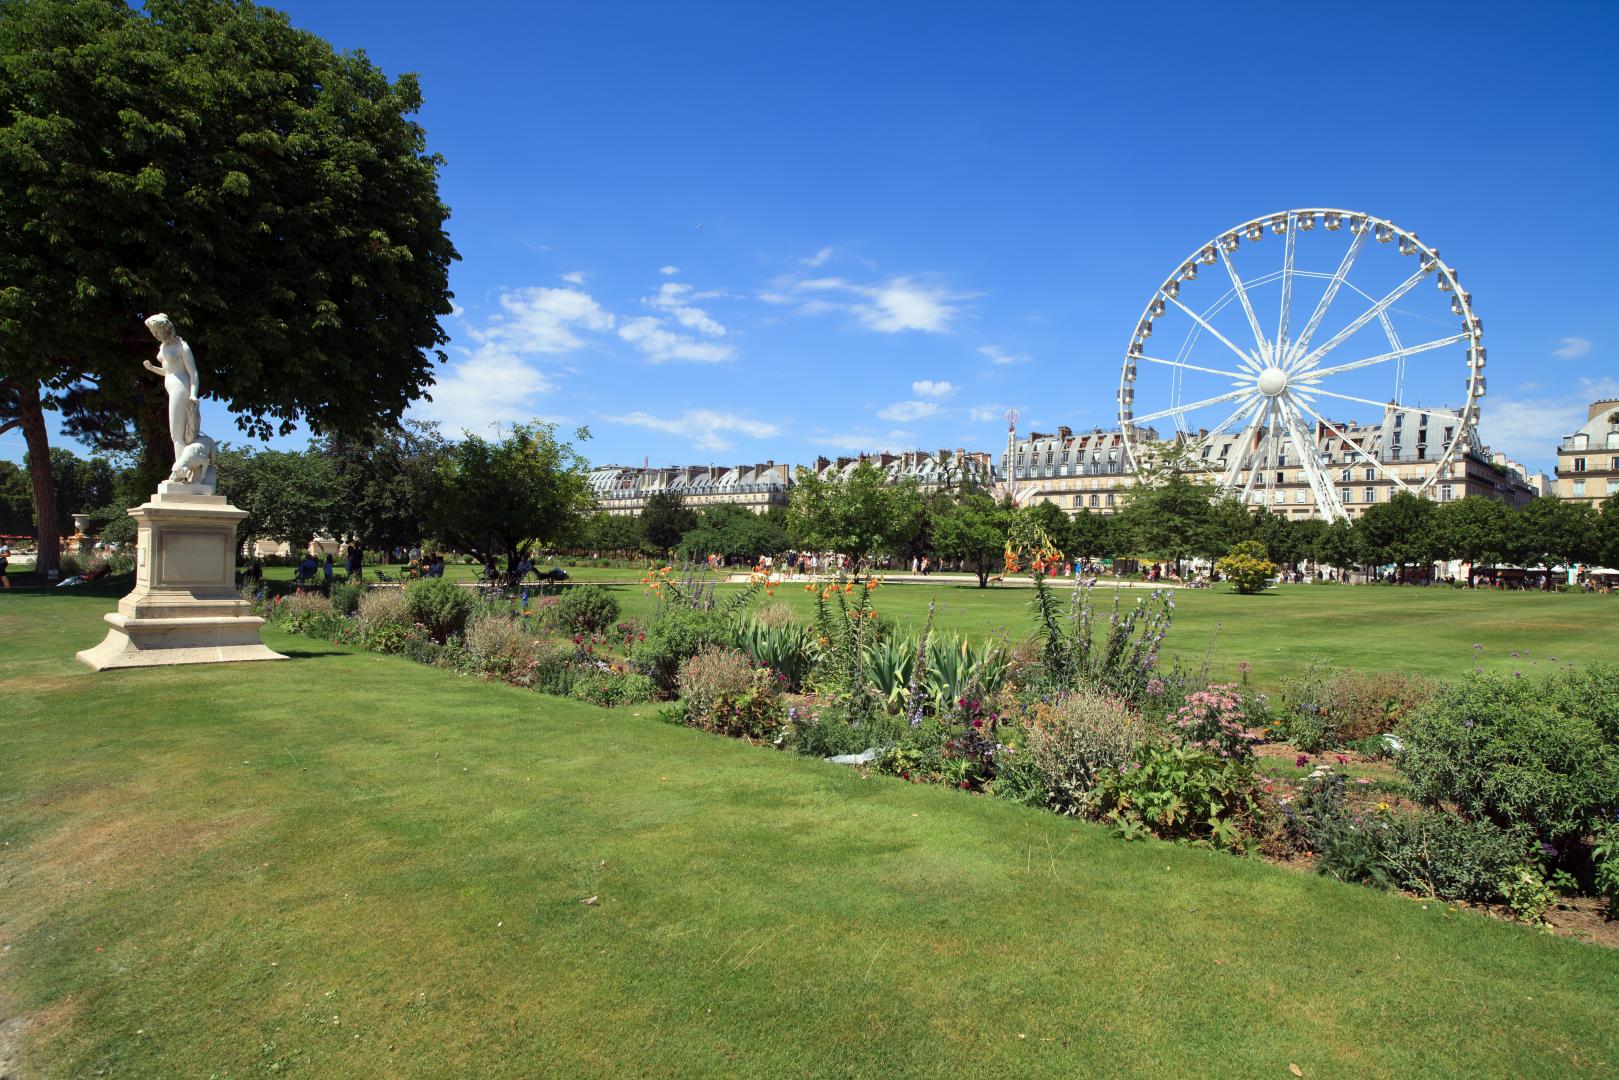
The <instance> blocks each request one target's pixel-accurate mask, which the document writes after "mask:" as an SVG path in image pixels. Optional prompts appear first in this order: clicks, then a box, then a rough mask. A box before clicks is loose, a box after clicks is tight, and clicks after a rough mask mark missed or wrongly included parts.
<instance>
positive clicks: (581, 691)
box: [569, 666, 658, 709]
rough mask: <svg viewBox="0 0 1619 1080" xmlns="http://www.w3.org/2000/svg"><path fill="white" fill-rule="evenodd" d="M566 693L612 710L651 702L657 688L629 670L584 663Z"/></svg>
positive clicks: (648, 680)
mask: <svg viewBox="0 0 1619 1080" xmlns="http://www.w3.org/2000/svg"><path fill="white" fill-rule="evenodd" d="M569 693H570V695H571V696H573V697H576V698H578V699H579V700H580V701H588V702H590V703H591V704H592V705H600V706H602V707H603V708H606V709H611V708H616V707H618V706H620V705H634V704H636V703H638V702H642V701H651V700H652V699H653V698H655V697H657V693H658V688H657V685H656V684H655V683H653V681H652V680H651V679H649V678H647V677H646V676H645V675H638V674H636V673H635V672H632V671H613V670H612V669H610V668H602V667H592V666H583V667H581V668H580V669H579V670H578V671H577V672H576V674H575V678H574V680H573V685H572V687H571V688H570V689H569Z"/></svg>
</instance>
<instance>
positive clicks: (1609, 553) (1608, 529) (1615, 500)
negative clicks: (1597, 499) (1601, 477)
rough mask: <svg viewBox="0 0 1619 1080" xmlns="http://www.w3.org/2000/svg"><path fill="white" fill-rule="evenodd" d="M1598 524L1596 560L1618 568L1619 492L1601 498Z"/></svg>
mask: <svg viewBox="0 0 1619 1080" xmlns="http://www.w3.org/2000/svg"><path fill="white" fill-rule="evenodd" d="M1600 525H1601V527H1600V529H1599V530H1598V533H1597V540H1598V543H1597V559H1596V561H1597V562H1599V563H1601V564H1602V565H1603V566H1606V567H1608V568H1609V569H1619V493H1616V494H1613V495H1609V496H1608V497H1607V498H1606V499H1603V500H1602V518H1601V522H1600Z"/></svg>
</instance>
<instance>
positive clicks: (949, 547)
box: [933, 493, 1067, 589]
mask: <svg viewBox="0 0 1619 1080" xmlns="http://www.w3.org/2000/svg"><path fill="white" fill-rule="evenodd" d="M1045 505H1050V504H1045ZM1053 509H1055V507H1053ZM1057 513H1058V516H1060V517H1062V518H1063V524H1067V515H1065V514H1063V513H1062V511H1061V510H1058V511H1057ZM1011 526H1012V508H1011V507H1009V506H1006V505H1003V504H1001V503H997V502H996V501H995V500H994V499H992V498H990V497H989V496H988V495H980V494H977V493H972V494H968V495H963V496H961V497H960V498H958V499H956V500H954V501H953V502H952V503H951V504H950V505H948V506H946V507H944V508H943V509H942V510H940V511H939V512H938V513H937V514H936V515H935V516H934V519H933V549H934V550H935V551H937V552H938V553H939V554H940V555H941V556H942V557H944V558H946V559H955V560H959V561H960V562H961V564H962V565H963V566H965V567H966V568H967V569H968V570H970V571H972V572H973V573H974V574H977V575H978V587H979V588H980V589H982V588H986V587H988V585H989V576H990V575H991V574H993V573H994V572H995V571H996V570H998V569H1000V567H1001V566H1002V565H1004V563H1005V557H1006V538H1007V534H1008V532H1009V531H1010V529H1011Z"/></svg>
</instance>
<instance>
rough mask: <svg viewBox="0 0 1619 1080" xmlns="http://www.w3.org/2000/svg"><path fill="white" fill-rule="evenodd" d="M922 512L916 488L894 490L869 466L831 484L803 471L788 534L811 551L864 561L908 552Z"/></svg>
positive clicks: (858, 467)
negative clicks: (903, 548) (903, 550)
mask: <svg viewBox="0 0 1619 1080" xmlns="http://www.w3.org/2000/svg"><path fill="white" fill-rule="evenodd" d="M921 512H922V500H921V496H920V494H919V493H918V491H917V488H916V485H915V484H914V483H898V484H890V483H888V482H887V480H886V479H885V478H884V476H883V474H882V473H881V472H879V471H878V470H877V469H876V467H874V466H873V465H872V464H871V463H870V462H868V461H862V462H861V463H860V464H858V465H856V466H855V467H854V469H853V470H851V471H850V473H849V475H848V476H847V477H838V478H835V479H830V480H828V479H822V478H821V477H819V476H817V475H816V474H815V471H814V470H813V469H807V468H803V467H800V468H799V470H798V479H797V483H796V484H795V485H794V487H793V493H792V496H791V502H790V503H789V505H788V508H787V531H788V535H789V536H790V537H791V538H792V540H793V542H794V543H796V544H798V545H799V546H800V547H802V548H805V549H806V550H810V551H832V552H836V553H837V554H839V555H847V556H848V557H849V558H851V559H861V558H864V557H866V556H869V555H875V554H877V553H879V552H882V551H888V550H890V549H893V548H897V547H900V546H902V545H903V544H904V543H905V542H906V541H907V540H909V539H910V538H912V537H913V536H914V535H915V529H916V527H917V521H918V517H919V515H920V514H921Z"/></svg>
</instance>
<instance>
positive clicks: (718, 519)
mask: <svg viewBox="0 0 1619 1080" xmlns="http://www.w3.org/2000/svg"><path fill="white" fill-rule="evenodd" d="M786 524H787V523H786V515H785V514H784V513H783V512H782V511H781V509H780V508H778V507H772V508H771V509H770V511H769V512H767V513H763V514H755V513H754V512H753V511H752V510H749V509H747V508H746V507H743V506H738V505H736V504H735V503H720V504H718V505H716V506H710V507H708V508H707V509H705V510H704V511H703V512H702V513H700V514H698V515H697V523H696V524H695V525H694V526H693V527H692V528H690V529H688V530H686V534H685V535H684V536H682V537H681V539H680V543H679V545H678V547H679V549H680V553H681V554H682V555H684V556H685V557H686V558H689V559H701V558H706V557H707V556H709V555H724V556H727V557H729V558H746V559H757V558H759V557H760V556H762V555H776V554H779V553H780V552H782V551H785V550H786V549H787V527H786Z"/></svg>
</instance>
